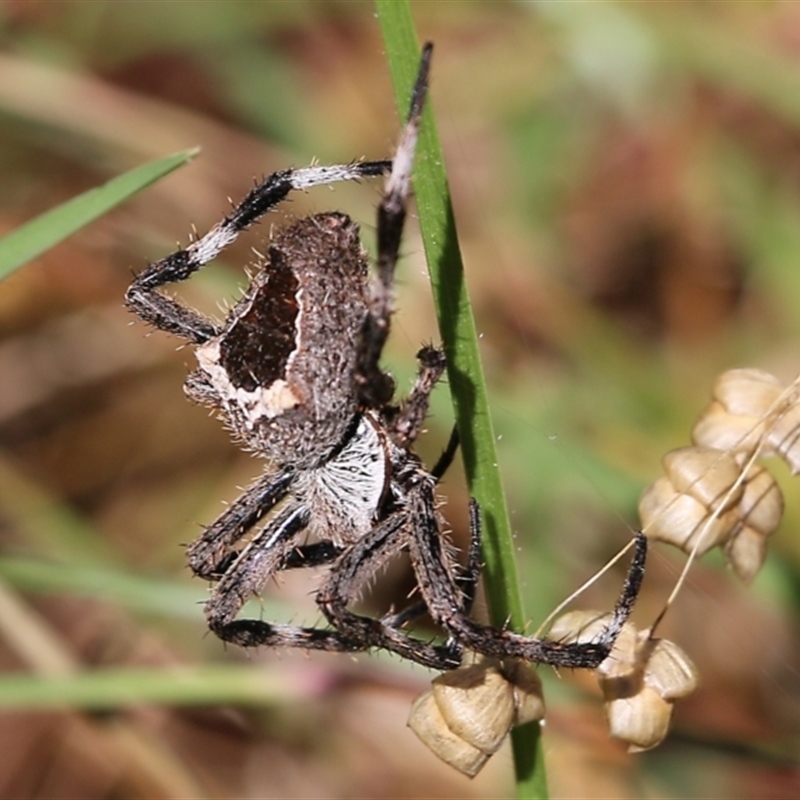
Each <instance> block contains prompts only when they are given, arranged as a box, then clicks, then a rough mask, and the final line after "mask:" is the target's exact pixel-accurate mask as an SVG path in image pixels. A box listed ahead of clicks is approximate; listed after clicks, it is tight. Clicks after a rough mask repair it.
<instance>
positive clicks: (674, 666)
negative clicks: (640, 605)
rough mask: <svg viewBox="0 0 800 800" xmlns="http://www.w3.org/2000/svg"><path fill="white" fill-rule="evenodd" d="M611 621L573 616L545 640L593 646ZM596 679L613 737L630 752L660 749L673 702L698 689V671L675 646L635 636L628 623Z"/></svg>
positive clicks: (645, 634) (574, 613) (602, 616)
mask: <svg viewBox="0 0 800 800" xmlns="http://www.w3.org/2000/svg"><path fill="white" fill-rule="evenodd" d="M610 617H611V615H610V614H599V613H597V612H594V611H572V612H570V613H568V614H564V615H563V616H562V617H559V619H558V620H556V622H555V624H554V625H553V627H552V628H551V630H550V633H549V634H548V636H549V638H558V639H559V641H567V642H575V641H581V642H583V641H591V639H592V638H593V637H596V636H597V635H599V633H600V631H602V629H603V627H604V625H605V624H607V622H608V620H609V619H610ZM596 674H597V678H598V683H599V685H600V688H601V689H602V692H603V698H604V699H605V708H606V716H607V717H608V722H609V727H610V732H611V736H613V737H614V738H616V739H622V740H623V741H625V742H628V743H629V745H630V748H629V749H630V751H631V752H636V751H640V750H648V749H650V748H651V747H655V746H656V745H657V744H659V743H660V742H661V741H662V740H663V739H664V737H665V736H666V735H667V732H668V730H669V722H670V718H671V716H672V706H673V704H674V702H675V701H676V700H680V699H683V698H684V697H688V696H689V695H690V694H692V692H694V691H695V689H696V688H697V686H698V674H697V669H696V668H695V666H694V664H692V662H691V660H690V659H689V657H688V656H687V655H686V654H685V653H684V652H683V651H682V650H681V649H680V648H679V647H678V646H677V645H676V644H674V643H673V642H671V641H669V640H667V639H653V638H651V637H650V631H649V630H644V631H641V632H637V630H636V628H635V626H634V625H633V624H632V623H630V622H627V623H625V626H624V627H623V629H622V631H621V633H620V635H619V636H618V637H617V641H616V642H615V644H614V647H613V648H612V650H611V653H610V654H609V656H608V658H606V659H605V661H603V663H602V664H600V666H599V667H598V668H597V671H596Z"/></svg>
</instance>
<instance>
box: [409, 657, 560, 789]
mask: <svg viewBox="0 0 800 800" xmlns="http://www.w3.org/2000/svg"><path fill="white" fill-rule="evenodd" d="M541 688H542V687H541V682H540V681H539V678H538V676H537V675H536V673H535V671H534V670H533V668H532V667H531V666H530V665H528V664H525V663H522V662H519V661H512V662H508V663H507V664H505V663H504V664H501V663H499V662H497V661H494V660H491V659H481V660H479V661H477V662H476V663H474V664H470V665H468V666H464V667H460V668H459V669H454V670H451V671H450V672H445V673H442V674H441V675H439V676H438V677H436V678H435V679H434V680H433V685H432V689H431V690H430V691H428V692H425V693H424V694H423V695H421V696H420V697H418V698H417V699H416V700H415V701H414V703H413V705H412V707H411V713H410V714H409V718H408V725H409V727H410V728H411V730H413V731H414V733H415V734H416V735H417V736H418V737H419V738H420V739H421V740H422V741H423V742H424V743H425V745H426V746H427V747H428V748H429V749H430V750H432V751H433V752H434V753H435V754H436V755H437V756H438V757H439V758H441V759H442V761H445V762H446V763H447V764H450V765H451V766H452V767H455V768H456V769H457V770H458V771H459V772H462V773H464V774H465V775H468V776H469V777H474V776H475V775H477V774H478V772H479V771H480V770H481V769H482V768H483V765H484V764H485V763H486V762H487V761H488V759H489V757H490V756H491V755H492V754H494V753H495V752H497V750H498V749H499V747H500V745H501V744H502V743H503V741H504V740H505V738H506V736H507V735H508V732H509V731H510V730H511V728H512V727H514V726H516V725H522V724H524V723H526V722H533V721H535V720H540V719H542V718H543V717H544V701H543V699H542V693H541Z"/></svg>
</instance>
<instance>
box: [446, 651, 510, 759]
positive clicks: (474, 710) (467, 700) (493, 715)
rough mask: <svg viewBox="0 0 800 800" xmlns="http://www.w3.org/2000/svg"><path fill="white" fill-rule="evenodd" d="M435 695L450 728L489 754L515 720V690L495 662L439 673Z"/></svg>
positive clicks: (504, 736) (500, 742)
mask: <svg viewBox="0 0 800 800" xmlns="http://www.w3.org/2000/svg"><path fill="white" fill-rule="evenodd" d="M433 697H434V699H435V700H436V705H437V706H438V707H439V711H440V712H441V714H442V717H443V718H444V720H445V722H446V723H447V727H448V728H449V729H450V730H451V731H452V732H453V733H454V734H455V735H456V736H458V737H459V738H461V739H463V740H464V741H465V742H467V743H468V744H470V745H472V746H473V747H477V748H478V750H481V751H483V752H484V753H487V754H488V755H491V754H492V753H495V752H496V751H497V748H498V747H500V745H501V744H502V742H503V739H505V738H506V735H507V734H508V731H509V730H510V729H511V725H512V723H513V721H514V714H515V708H514V690H513V688H512V687H511V684H510V683H509V682H508V681H507V680H506V678H505V676H504V675H503V674H502V673H501V672H500V670H499V669H497V668H496V667H495V666H493V665H487V664H485V663H478V664H473V665H472V666H468V667H462V668H460V669H454V670H451V671H450V672H444V673H442V674H441V675H438V676H437V677H436V678H434V680H433Z"/></svg>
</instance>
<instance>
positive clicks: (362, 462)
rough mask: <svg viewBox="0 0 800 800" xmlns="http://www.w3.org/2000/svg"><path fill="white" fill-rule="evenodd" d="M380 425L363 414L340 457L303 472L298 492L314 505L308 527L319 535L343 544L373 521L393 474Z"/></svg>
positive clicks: (372, 418) (354, 539)
mask: <svg viewBox="0 0 800 800" xmlns="http://www.w3.org/2000/svg"><path fill="white" fill-rule="evenodd" d="M379 426H380V423H379V421H378V420H377V419H376V418H375V417H374V416H373V415H372V414H371V413H367V414H365V415H364V416H362V417H361V418H360V420H359V422H358V427H357V428H356V432H355V434H354V435H353V437H352V438H351V439H350V441H349V442H348V443H347V444H346V445H345V447H344V448H343V449H342V451H341V452H340V453H339V454H338V455H337V456H335V457H334V458H332V459H331V460H330V461H327V462H325V463H324V464H323V465H322V466H320V467H317V468H315V469H311V470H308V471H306V472H304V473H302V474H301V475H300V476H299V479H298V489H299V492H298V494H299V495H300V496H302V497H303V499H304V501H305V503H306V505H307V507H308V508H309V509H311V510H312V518H311V523H310V525H309V528H310V529H311V531H312V532H313V533H314V534H315V535H316V536H318V537H319V538H321V539H328V540H330V541H332V542H334V544H337V545H339V546H342V545H344V544H348V543H352V542H354V541H356V540H357V539H359V538H360V537H361V536H363V535H364V534H366V533H367V532H368V531H370V530H371V529H372V527H373V525H374V524H375V518H376V516H377V512H378V506H379V505H380V502H381V498H382V497H383V495H384V492H385V491H386V484H387V481H388V478H389V463H388V461H389V453H388V448H389V447H390V445H389V443H388V441H387V440H386V438H385V436H383V435H382V434H381V432H380V428H379Z"/></svg>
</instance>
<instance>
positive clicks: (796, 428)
mask: <svg viewBox="0 0 800 800" xmlns="http://www.w3.org/2000/svg"><path fill="white" fill-rule="evenodd" d="M767 444H768V445H769V446H770V447H771V448H772V449H773V450H775V452H776V453H777V454H778V455H779V456H780V457H781V458H783V459H784V461H786V463H787V464H788V465H789V469H790V470H791V471H792V475H797V474H798V473H800V399H798V398H797V397H794V398H793V402H789V401H787V403H786V405H785V406H784V407H783V408H782V409H781V410H780V411H779V412H778V413H777V414H776V415H775V419H774V422H773V423H772V425H771V426H770V428H769V430H768V433H767Z"/></svg>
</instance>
